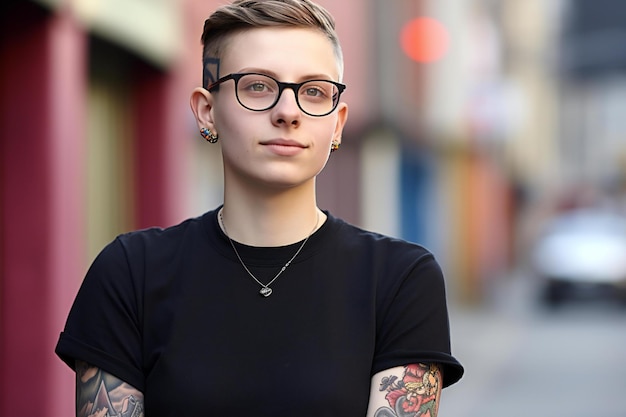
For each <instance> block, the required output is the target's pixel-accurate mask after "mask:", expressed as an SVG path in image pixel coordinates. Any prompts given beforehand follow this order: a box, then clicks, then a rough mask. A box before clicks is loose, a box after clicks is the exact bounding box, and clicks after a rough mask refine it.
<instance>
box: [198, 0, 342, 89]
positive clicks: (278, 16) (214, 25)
mask: <svg viewBox="0 0 626 417" xmlns="http://www.w3.org/2000/svg"><path fill="white" fill-rule="evenodd" d="M267 27H284V28H303V29H313V30H318V31H319V32H320V33H322V34H323V35H325V36H326V37H327V38H328V39H329V40H330V42H331V43H332V46H333V49H334V52H335V57H336V59H337V65H338V69H339V78H340V79H339V81H341V78H342V76H343V53H342V51H341V45H340V43H339V38H338V36H337V32H336V31H335V20H334V19H333V17H332V16H331V15H330V13H328V11H327V10H326V9H324V8H323V7H322V6H320V5H318V4H316V3H314V2H312V1H310V0H235V1H233V2H232V3H230V4H227V5H224V6H221V7H219V8H218V9H217V10H216V11H215V12H214V13H213V14H212V15H211V16H210V17H209V18H208V19H206V20H205V22H204V30H203V32H202V38H201V40H202V46H203V47H202V59H203V65H204V67H205V71H206V67H207V61H208V62H211V63H214V64H215V63H216V62H217V63H218V64H217V67H218V68H219V61H220V60H221V59H222V56H223V54H224V51H225V50H226V49H227V47H228V43H229V40H230V38H231V37H232V36H233V35H235V34H238V33H241V32H243V31H246V30H250V29H258V28H267ZM212 75H213V77H215V78H217V77H220V76H221V75H220V74H212ZM203 84H204V87H205V88H206V87H207V80H206V79H205V80H204V81H203Z"/></svg>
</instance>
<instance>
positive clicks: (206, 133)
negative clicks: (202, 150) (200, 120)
mask: <svg viewBox="0 0 626 417" xmlns="http://www.w3.org/2000/svg"><path fill="white" fill-rule="evenodd" d="M200 136H202V137H203V138H204V139H206V140H207V142H210V143H215V142H217V140H218V139H219V138H218V136H217V134H215V133H213V132H211V131H210V130H209V129H207V128H206V127H203V128H201V129H200Z"/></svg>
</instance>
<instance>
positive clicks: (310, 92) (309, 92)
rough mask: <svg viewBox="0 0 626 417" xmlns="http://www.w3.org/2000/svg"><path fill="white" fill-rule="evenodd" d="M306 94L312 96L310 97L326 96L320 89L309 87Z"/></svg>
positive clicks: (305, 91)
mask: <svg viewBox="0 0 626 417" xmlns="http://www.w3.org/2000/svg"><path fill="white" fill-rule="evenodd" d="M304 94H306V95H307V96H310V97H320V96H323V95H324V91H322V90H321V89H320V88H318V87H307V88H306V89H305V90H304Z"/></svg>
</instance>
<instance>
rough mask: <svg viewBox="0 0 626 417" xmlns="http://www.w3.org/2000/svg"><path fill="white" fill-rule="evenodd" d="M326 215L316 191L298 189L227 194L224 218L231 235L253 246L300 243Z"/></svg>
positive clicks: (236, 239) (225, 194)
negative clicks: (316, 196)
mask: <svg viewBox="0 0 626 417" xmlns="http://www.w3.org/2000/svg"><path fill="white" fill-rule="evenodd" d="M325 219H326V215H325V214H324V213H322V212H321V211H320V210H319V209H318V208H317V204H316V200H315V193H314V192H310V190H303V189H301V188H295V189H291V190H282V191H280V192H275V193H265V194H263V195H260V194H259V193H236V192H232V191H230V192H225V193H224V208H223V209H222V220H223V222H224V226H225V227H226V229H227V232H228V233H227V234H228V236H229V237H230V238H231V239H233V240H235V241H237V242H239V243H243V244H246V245H250V246H267V247H270V246H284V245H289V244H293V243H296V242H299V241H301V240H303V239H305V238H306V237H307V236H309V235H310V234H311V233H312V232H313V231H314V229H316V228H317V227H319V226H321V225H322V224H323V223H324V221H325Z"/></svg>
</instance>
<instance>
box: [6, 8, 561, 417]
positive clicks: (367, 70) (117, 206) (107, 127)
mask: <svg viewBox="0 0 626 417" xmlns="http://www.w3.org/2000/svg"><path fill="white" fill-rule="evenodd" d="M221 3H222V2H221V1H219V0H210V1H209V0H178V1H177V0H152V1H150V2H146V1H144V0H37V1H35V0H9V1H5V2H4V3H3V4H2V6H0V10H1V12H2V13H1V14H0V16H1V17H0V20H1V23H2V24H1V25H0V32H1V35H2V36H1V39H0V103H1V104H0V109H1V110H0V121H1V122H0V126H1V127H2V129H0V160H1V162H0V169H1V171H0V198H1V205H0V216H1V221H0V250H1V252H0V253H1V254H0V270H1V271H2V273H1V275H0V311H1V317H0V320H1V321H0V369H1V370H2V372H1V375H0V415H3V416H5V415H6V416H11V417H20V416H33V415H42V416H43V415H49V416H60V415H71V414H72V413H73V412H74V404H73V398H74V382H73V375H72V373H71V372H69V371H68V370H67V369H66V367H65V365H64V364H62V363H61V361H59V360H58V359H57V358H56V357H55V356H54V353H53V350H54V345H55V343H56V340H57V337H58V334H59V332H60V330H61V329H62V327H63V323H64V321H65V317H66V315H67V312H68V310H69V307H70V305H71V302H72V300H73V297H74V295H75V293H76V291H77V289H78V286H79V285H80V281H81V279H82V277H83V276H84V273H85V270H86V268H87V267H88V265H89V264H90V263H91V261H92V259H93V258H94V256H95V255H96V254H97V252H98V251H99V250H100V249H101V248H102V247H103V246H104V245H105V244H106V243H108V242H109V241H110V240H111V239H113V238H114V236H115V235H116V234H118V233H121V232H124V231H127V230H131V229H137V228H144V227H150V226H167V225H171V224H174V223H176V222H179V221H181V220H183V219H185V218H188V217H191V216H195V215H199V214H201V213H202V212H204V211H206V210H209V209H211V208H214V207H215V206H216V205H217V204H219V203H220V201H221V195H222V190H221V175H222V173H221V158H220V155H219V148H218V146H219V145H210V144H207V143H205V142H204V141H203V140H202V139H201V138H200V137H199V135H198V133H197V127H196V126H195V121H194V119H193V117H192V114H191V112H190V110H189V105H188V100H189V94H190V92H191V90H192V89H193V88H194V87H196V86H198V85H199V84H200V81H201V57H200V54H201V46H200V34H201V29H202V24H203V21H204V19H205V18H206V17H207V15H208V13H210V11H211V10H213V9H214V8H215V7H216V6H217V5H219V4H221ZM320 3H322V4H323V5H325V6H326V7H327V8H328V9H329V10H330V11H331V12H332V13H333V15H334V16H335V18H336V20H337V23H338V32H339V36H340V38H341V41H342V44H343V47H344V55H345V60H346V73H345V77H344V78H345V82H346V83H347V84H348V89H347V90H346V93H345V100H346V101H347V102H348V103H349V105H350V118H349V122H348V126H347V128H346V130H345V134H344V140H343V143H342V147H341V150H340V151H339V152H336V153H334V154H333V155H332V157H331V160H330V162H329V164H328V166H327V168H326V169H325V171H324V172H323V173H322V174H321V175H320V177H319V182H318V187H319V193H320V194H319V204H320V206H321V207H323V208H325V209H329V210H331V211H332V212H333V213H334V214H336V215H338V216H340V217H343V218H345V219H346V220H348V221H351V222H353V223H356V224H359V225H361V226H364V227H366V228H369V229H373V230H376V231H379V232H383V233H388V234H391V235H395V236H400V237H403V238H406V239H409V240H412V241H416V242H420V243H422V244H424V245H426V246H427V247H429V248H430V249H432V250H433V251H434V252H435V253H436V254H437V257H438V258H439V260H440V261H441V263H442V264H443V266H444V269H445V271H446V276H447V279H448V284H449V288H450V290H451V291H450V292H451V295H452V298H454V299H458V300H463V301H465V302H479V301H480V300H481V299H482V297H483V296H484V293H485V292H486V291H488V287H489V283H490V282H491V281H493V280H494V279H497V278H498V277H499V276H500V275H502V273H503V272H504V271H505V270H506V269H507V268H508V266H509V264H510V263H511V258H512V252H513V250H512V240H513V238H512V236H513V234H514V230H513V223H514V217H515V207H516V206H515V201H516V196H517V195H518V194H517V193H516V192H515V191H516V190H517V189H518V188H517V186H518V185H519V184H521V185H523V187H525V188H531V189H533V187H535V185H536V184H539V183H541V181H542V180H541V178H543V177H544V175H552V172H553V171H552V170H553V169H554V167H553V162H554V161H555V160H557V159H558V157H557V156H558V144H557V142H555V139H554V138H555V137H556V136H555V130H556V127H555V126H554V121H553V120H554V117H553V115H554V113H555V111H556V110H555V104H554V100H555V98H554V97H555V94H556V93H555V92H554V86H553V83H551V80H552V78H551V75H550V73H549V72H547V70H546V68H547V67H546V66H545V65H544V62H543V60H544V57H545V56H544V54H545V48H546V45H550V40H551V39H553V38H554V36H555V35H554V34H553V33H552V31H551V28H552V27H553V26H551V25H552V22H553V20H552V19H557V20H558V16H560V15H559V14H558V13H559V12H558V11H555V12H554V14H546V10H545V3H544V2H542V1H540V0H534V1H530V0H529V1H524V2H516V1H511V2H497V1H489V0H475V1H467V2H441V1H436V0H418V1H416V0H395V1H394V2H393V3H389V2H382V1H378V0H369V1H362V0H359V1H357V0H342V1H341V2H332V1H330V0H325V1H320ZM522 14H523V15H525V16H530V17H531V18H530V19H518V18H517V17H518V16H520V15H522ZM505 43H506V45H507V46H506V47H505V46H504V45H505ZM511 45H513V46H511ZM33 398H36V399H37V401H33V400H32V399H33Z"/></svg>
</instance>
